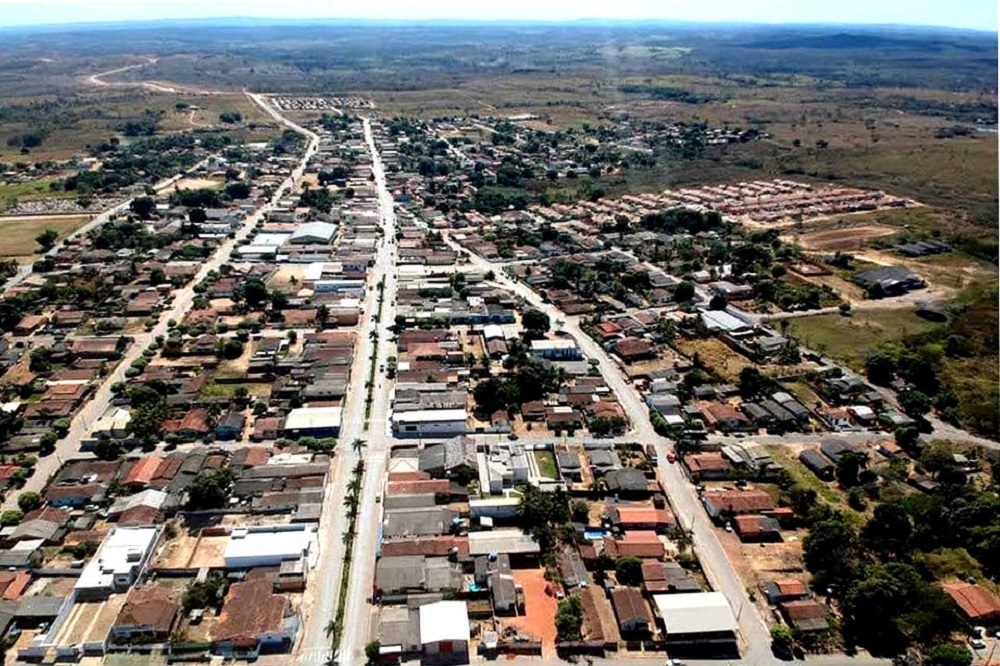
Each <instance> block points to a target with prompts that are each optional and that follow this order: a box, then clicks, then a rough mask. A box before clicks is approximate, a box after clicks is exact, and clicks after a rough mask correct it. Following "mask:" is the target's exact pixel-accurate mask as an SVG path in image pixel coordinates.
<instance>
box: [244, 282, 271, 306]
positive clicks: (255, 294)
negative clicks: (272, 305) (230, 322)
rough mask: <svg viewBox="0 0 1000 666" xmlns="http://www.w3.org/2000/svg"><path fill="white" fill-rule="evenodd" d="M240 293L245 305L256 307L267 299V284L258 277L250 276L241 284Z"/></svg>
mask: <svg viewBox="0 0 1000 666" xmlns="http://www.w3.org/2000/svg"><path fill="white" fill-rule="evenodd" d="M242 295H243V300H245V301H246V303H247V305H248V306H250V308H251V309H256V308H258V307H260V305H261V304H262V303H264V302H265V301H267V298H268V293H267V286H266V285H265V284H264V283H263V282H262V281H261V280H260V279H259V278H251V279H249V280H247V281H246V283H244V284H243V289H242Z"/></svg>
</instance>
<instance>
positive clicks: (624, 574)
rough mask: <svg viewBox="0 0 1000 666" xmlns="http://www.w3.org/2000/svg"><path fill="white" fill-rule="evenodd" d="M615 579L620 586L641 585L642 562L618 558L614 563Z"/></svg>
mask: <svg viewBox="0 0 1000 666" xmlns="http://www.w3.org/2000/svg"><path fill="white" fill-rule="evenodd" d="M615 579H616V580H617V581H618V582H619V583H620V584H621V585H635V586H638V585H639V584H641V583H642V560H640V559H639V558H636V557H619V558H618V560H617V561H616V562H615Z"/></svg>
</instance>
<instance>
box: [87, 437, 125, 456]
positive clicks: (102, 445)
mask: <svg viewBox="0 0 1000 666" xmlns="http://www.w3.org/2000/svg"><path fill="white" fill-rule="evenodd" d="M123 453H125V445H124V444H122V442H121V441H120V440H117V439H102V440H100V441H99V442H97V444H95V445H94V455H96V456H97V457H98V458H100V459H101V460H118V459H119V458H121V457H122V454H123Z"/></svg>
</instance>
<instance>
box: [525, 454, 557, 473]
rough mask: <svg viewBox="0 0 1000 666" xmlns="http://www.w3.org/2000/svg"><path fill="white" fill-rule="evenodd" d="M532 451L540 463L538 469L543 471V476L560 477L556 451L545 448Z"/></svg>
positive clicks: (536, 460)
mask: <svg viewBox="0 0 1000 666" xmlns="http://www.w3.org/2000/svg"><path fill="white" fill-rule="evenodd" d="M531 453H532V455H533V456H535V462H536V463H538V471H539V472H541V474H542V476H545V477H548V478H550V479H558V478H559V468H558V467H556V456H555V454H554V453H552V452H551V451H545V450H537V451H532V452H531Z"/></svg>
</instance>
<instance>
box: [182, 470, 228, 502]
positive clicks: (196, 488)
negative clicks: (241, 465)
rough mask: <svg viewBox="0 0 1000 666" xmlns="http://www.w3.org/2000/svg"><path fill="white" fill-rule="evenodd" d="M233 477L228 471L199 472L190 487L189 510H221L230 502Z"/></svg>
mask: <svg viewBox="0 0 1000 666" xmlns="http://www.w3.org/2000/svg"><path fill="white" fill-rule="evenodd" d="M232 483H233V476H232V472H230V471H229V470H228V469H217V470H212V471H209V472H199V473H198V475H197V476H196V477H194V480H192V481H191V485H189V486H188V501H187V508H188V509H190V510H192V511H200V510H204V509H221V508H222V507H223V506H225V505H226V502H227V501H228V500H229V492H230V489H231V488H232Z"/></svg>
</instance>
